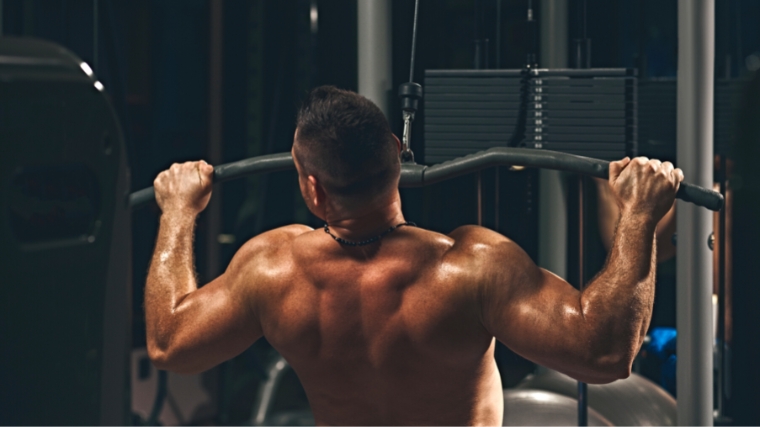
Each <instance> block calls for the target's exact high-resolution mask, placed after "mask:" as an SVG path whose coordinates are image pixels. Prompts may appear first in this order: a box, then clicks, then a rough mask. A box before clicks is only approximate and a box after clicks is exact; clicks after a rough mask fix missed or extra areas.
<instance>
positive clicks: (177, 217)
mask: <svg viewBox="0 0 760 427" xmlns="http://www.w3.org/2000/svg"><path fill="white" fill-rule="evenodd" d="M194 232H195V216H194V215H190V214H187V213H165V214H163V215H162V216H161V220H160V226H159V232H158V239H157V241H156V248H155V250H154V252H153V259H152V260H151V264H150V269H149V271H148V279H147V282H146V286H145V320H146V329H147V339H148V347H149V348H151V347H155V349H157V350H161V351H164V350H166V349H167V348H168V346H169V343H170V339H171V337H172V334H173V331H174V329H175V327H176V324H177V319H176V316H177V315H179V314H178V313H177V307H178V306H179V305H180V303H181V302H182V300H183V299H184V298H185V297H186V296H187V295H188V294H190V293H191V292H193V291H195V290H196V289H197V282H196V278H195V268H194V265H193V264H194V263H193V235H194Z"/></svg>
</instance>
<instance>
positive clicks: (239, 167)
mask: <svg viewBox="0 0 760 427" xmlns="http://www.w3.org/2000/svg"><path fill="white" fill-rule="evenodd" d="M495 166H525V167H531V168H543V169H553V170H560V171H566V172H572V173H577V174H581V175H589V176H593V177H596V178H604V179H607V178H608V173H609V162H608V161H605V160H599V159H592V158H590V157H582V156H576V155H574V154H567V153H560V152H557V151H550V150H536V149H532V148H507V147H495V148H490V149H488V150H485V151H480V152H478V153H474V154H470V155H467V156H464V157H459V158H456V159H454V160H451V161H448V162H443V163H440V164H437V165H434V166H425V165H420V164H417V163H411V162H409V163H402V164H401V182H400V183H399V186H400V187H424V186H426V185H431V184H435V183H438V182H442V181H446V180H448V179H451V178H455V177H457V176H461V175H465V174H468V173H472V172H477V171H479V170H483V169H487V168H491V167H495ZM294 167H295V166H294V165H293V158H292V157H291V155H290V153H279V154H269V155H265V156H259V157H251V158H249V159H245V160H240V161H238V162H233V163H227V164H224V165H219V166H216V167H214V183H220V182H225V181H231V180H233V179H238V178H242V177H245V176H249V175H254V174H258V173H269V172H279V171H284V170H290V169H293V168H294ZM676 198H678V199H681V200H683V201H686V202H690V203H693V204H695V205H697V206H702V207H705V208H707V209H710V210H712V211H719V210H721V209H722V208H723V195H721V194H720V193H718V192H716V191H713V190H708V189H706V188H702V187H699V186H697V185H693V184H689V183H686V182H682V183H681V187H680V188H679V189H678V193H676ZM154 199H155V193H154V191H153V187H148V188H144V189H142V190H139V191H136V192H134V193H132V194H130V195H129V206H130V207H131V208H133V209H136V208H139V207H141V206H143V205H145V204H146V203H148V202H150V201H151V200H154Z"/></svg>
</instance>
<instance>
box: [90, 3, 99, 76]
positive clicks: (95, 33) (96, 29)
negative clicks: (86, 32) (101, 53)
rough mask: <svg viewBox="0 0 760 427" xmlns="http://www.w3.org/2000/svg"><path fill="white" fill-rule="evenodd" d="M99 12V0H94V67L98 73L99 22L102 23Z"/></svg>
mask: <svg viewBox="0 0 760 427" xmlns="http://www.w3.org/2000/svg"><path fill="white" fill-rule="evenodd" d="M99 17H100V14H99V12H98V0H92V69H93V70H95V72H96V73H97V72H98V71H100V68H99V67H98V33H99V31H98V29H99V28H98V24H99V23H100V19H99Z"/></svg>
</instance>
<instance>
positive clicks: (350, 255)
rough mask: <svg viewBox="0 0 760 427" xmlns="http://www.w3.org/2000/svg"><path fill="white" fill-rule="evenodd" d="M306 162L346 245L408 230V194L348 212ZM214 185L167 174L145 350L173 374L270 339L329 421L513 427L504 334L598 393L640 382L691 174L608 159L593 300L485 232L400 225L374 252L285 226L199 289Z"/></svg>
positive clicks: (161, 184) (304, 185) (308, 184)
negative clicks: (603, 239) (660, 260)
mask: <svg viewBox="0 0 760 427" xmlns="http://www.w3.org/2000/svg"><path fill="white" fill-rule="evenodd" d="M296 166H297V167H298V169H299V181H300V184H301V190H302V193H303V194H304V198H305V200H306V202H307V205H308V206H309V208H310V209H311V210H312V212H314V213H315V214H316V215H317V216H319V217H321V218H323V219H325V220H327V222H328V223H329V224H330V228H331V231H332V232H333V233H334V234H337V235H338V236H340V237H343V238H345V239H349V240H360V239H362V238H367V237H371V236H373V235H376V234H378V233H379V232H381V231H383V230H385V229H387V228H388V227H389V226H390V225H395V224H398V223H401V222H404V217H403V214H402V212H401V204H400V199H399V195H398V191H397V190H394V191H392V192H391V193H389V194H388V195H387V197H380V198H378V199H377V201H376V203H374V204H373V205H372V206H367V207H365V208H362V209H354V210H352V211H350V212H348V211H346V210H345V209H343V207H342V206H341V204H340V203H337V202H335V201H333V200H331V198H330V196H329V195H327V194H325V192H324V190H323V189H322V188H321V186H320V184H319V181H318V179H316V178H315V177H314V176H312V175H309V174H308V173H307V172H305V171H303V169H302V167H300V166H299V162H298V161H297V159H296ZM212 173H213V169H212V168H211V166H209V165H207V164H206V163H205V162H198V163H185V164H183V165H175V166H172V168H171V169H170V170H168V171H165V172H162V173H161V174H160V175H159V176H158V178H156V181H155V187H156V197H157V201H158V203H159V206H160V207H161V209H162V211H163V214H162V216H161V220H160V221H161V224H160V229H159V236H158V240H157V242H156V248H155V253H154V256H153V260H152V263H151V266H150V271H149V274H148V279H147V285H146V290H145V309H146V321H147V338H148V353H149V355H150V357H151V359H152V360H153V363H154V364H155V365H156V366H157V367H159V368H161V369H167V370H172V371H176V372H181V373H194V372H201V371H203V370H206V369H209V368H211V367H213V366H215V365H217V364H219V363H221V362H223V361H225V360H227V359H230V358H232V357H234V356H236V355H238V354H240V353H241V352H242V351H243V350H245V349H246V348H247V347H249V346H250V345H251V344H252V343H253V342H254V341H256V340H257V339H258V338H260V337H261V336H266V338H267V340H268V341H269V342H270V343H271V344H272V345H273V346H274V348H275V349H277V351H279V352H280V353H281V354H282V355H283V356H284V357H285V359H287V361H288V362H289V363H290V364H291V365H292V367H293V369H294V370H295V372H296V373H297V374H298V377H299V379H300V380H301V382H302V384H303V386H304V388H305V390H306V393H307V395H308V398H309V403H310V405H311V409H312V411H313V413H314V417H315V420H316V423H317V424H319V425H328V424H352V425H373V424H374V425H377V424H380V425H393V424H401V425H416V424H434V425H501V421H502V415H503V414H502V412H503V396H502V385H501V381H500V377H499V373H498V370H497V367H496V364H495V362H494V354H493V352H494V343H495V339H498V340H500V341H501V342H503V343H504V344H506V345H507V346H508V347H510V348H511V349H513V350H514V351H515V352H517V353H518V354H521V355H523V356H525V357H526V358H528V359H531V360H533V361H535V362H537V363H539V364H541V365H544V366H547V367H549V368H553V369H556V370H558V371H560V372H564V373H566V374H568V375H570V376H572V377H574V378H577V379H580V380H583V381H586V382H589V383H605V382H611V381H614V380H616V379H618V378H625V377H627V376H628V375H629V374H630V370H631V363H632V361H633V358H634V356H635V354H636V352H637V350H638V348H639V347H640V345H641V343H642V340H643V338H644V333H645V332H646V330H647V326H648V322H649V319H650V316H651V310H652V301H653V296H654V272H655V262H654V260H655V250H654V248H655V227H656V225H657V222H658V220H659V219H660V218H661V217H662V216H663V215H664V214H665V213H666V212H667V211H668V209H669V208H670V206H671V205H672V203H673V199H674V196H675V192H676V190H677V188H678V184H679V183H680V181H681V180H682V179H683V174H682V173H681V171H680V170H678V169H676V170H674V169H673V166H672V165H671V164H670V163H665V164H661V163H660V162H659V161H657V160H652V161H649V160H648V159H646V158H637V159H634V160H628V159H623V160H622V161H620V162H613V163H612V164H611V166H610V181H609V185H610V187H611V190H612V192H613V194H615V197H616V198H617V201H618V206H619V210H620V218H619V221H618V224H617V231H616V233H615V237H614V239H613V245H612V249H611V251H610V255H609V258H608V260H607V264H606V267H605V268H604V270H603V271H602V272H601V273H600V274H599V275H598V276H597V277H596V278H595V279H594V280H593V281H592V282H591V283H590V284H589V285H588V286H587V287H586V289H585V290H584V291H583V292H582V293H580V292H578V291H577V290H576V289H574V288H573V287H571V286H570V285H569V284H568V283H567V282H565V281H564V280H562V279H560V278H559V277H557V276H555V275H553V274H552V273H549V272H548V271H546V270H543V269H541V268H538V267H537V266H536V265H535V264H534V263H533V261H532V260H531V259H530V257H528V256H527V254H526V253H525V252H524V251H523V250H522V249H520V248H519V247H518V246H517V245H516V244H515V243H514V242H512V241H510V240H509V239H507V238H506V237H504V236H501V235H499V234H498V233H495V232H493V231H490V230H488V229H485V228H482V227H476V226H466V227H460V228H458V229H456V230H455V231H453V232H452V233H451V234H449V235H442V234H438V233H434V232H431V231H427V230H424V229H422V228H415V227H401V228H399V229H397V230H396V231H394V232H393V233H391V234H389V235H387V236H386V237H384V238H383V239H382V240H381V241H380V242H378V243H374V244H372V245H369V246H365V247H346V246H342V245H340V244H339V243H338V242H336V241H334V240H333V239H332V238H331V237H330V236H328V235H327V234H325V233H324V231H323V230H321V229H320V230H312V229H310V228H308V227H305V226H301V225H291V226H286V227H282V228H278V229H276V230H272V231H269V232H266V233H263V234H261V235H259V236H257V237H255V238H253V239H251V240H250V241H248V242H247V243H246V244H244V245H243V246H242V247H241V248H240V250H239V251H238V253H237V254H236V255H235V257H234V258H233V260H232V261H231V262H230V265H229V267H228V268H227V271H226V272H225V273H224V274H222V275H221V276H220V277H218V278H217V279H215V280H214V281H212V282H210V283H208V284H206V285H205V286H203V287H201V288H198V287H197V283H196V279H195V273H194V266H193V256H192V253H193V251H192V246H193V234H194V227H195V220H196V217H197V215H198V214H199V213H200V212H201V211H202V210H203V209H204V208H205V206H206V204H207V203H208V199H209V197H210V194H211V177H212Z"/></svg>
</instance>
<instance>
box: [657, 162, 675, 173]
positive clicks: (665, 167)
mask: <svg viewBox="0 0 760 427" xmlns="http://www.w3.org/2000/svg"><path fill="white" fill-rule="evenodd" d="M674 168H675V167H674V166H673V163H670V162H665V163H663V164H662V166H661V167H660V170H661V171H662V172H663V173H664V174H666V175H667V176H670V175H672V174H673V169H674Z"/></svg>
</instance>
